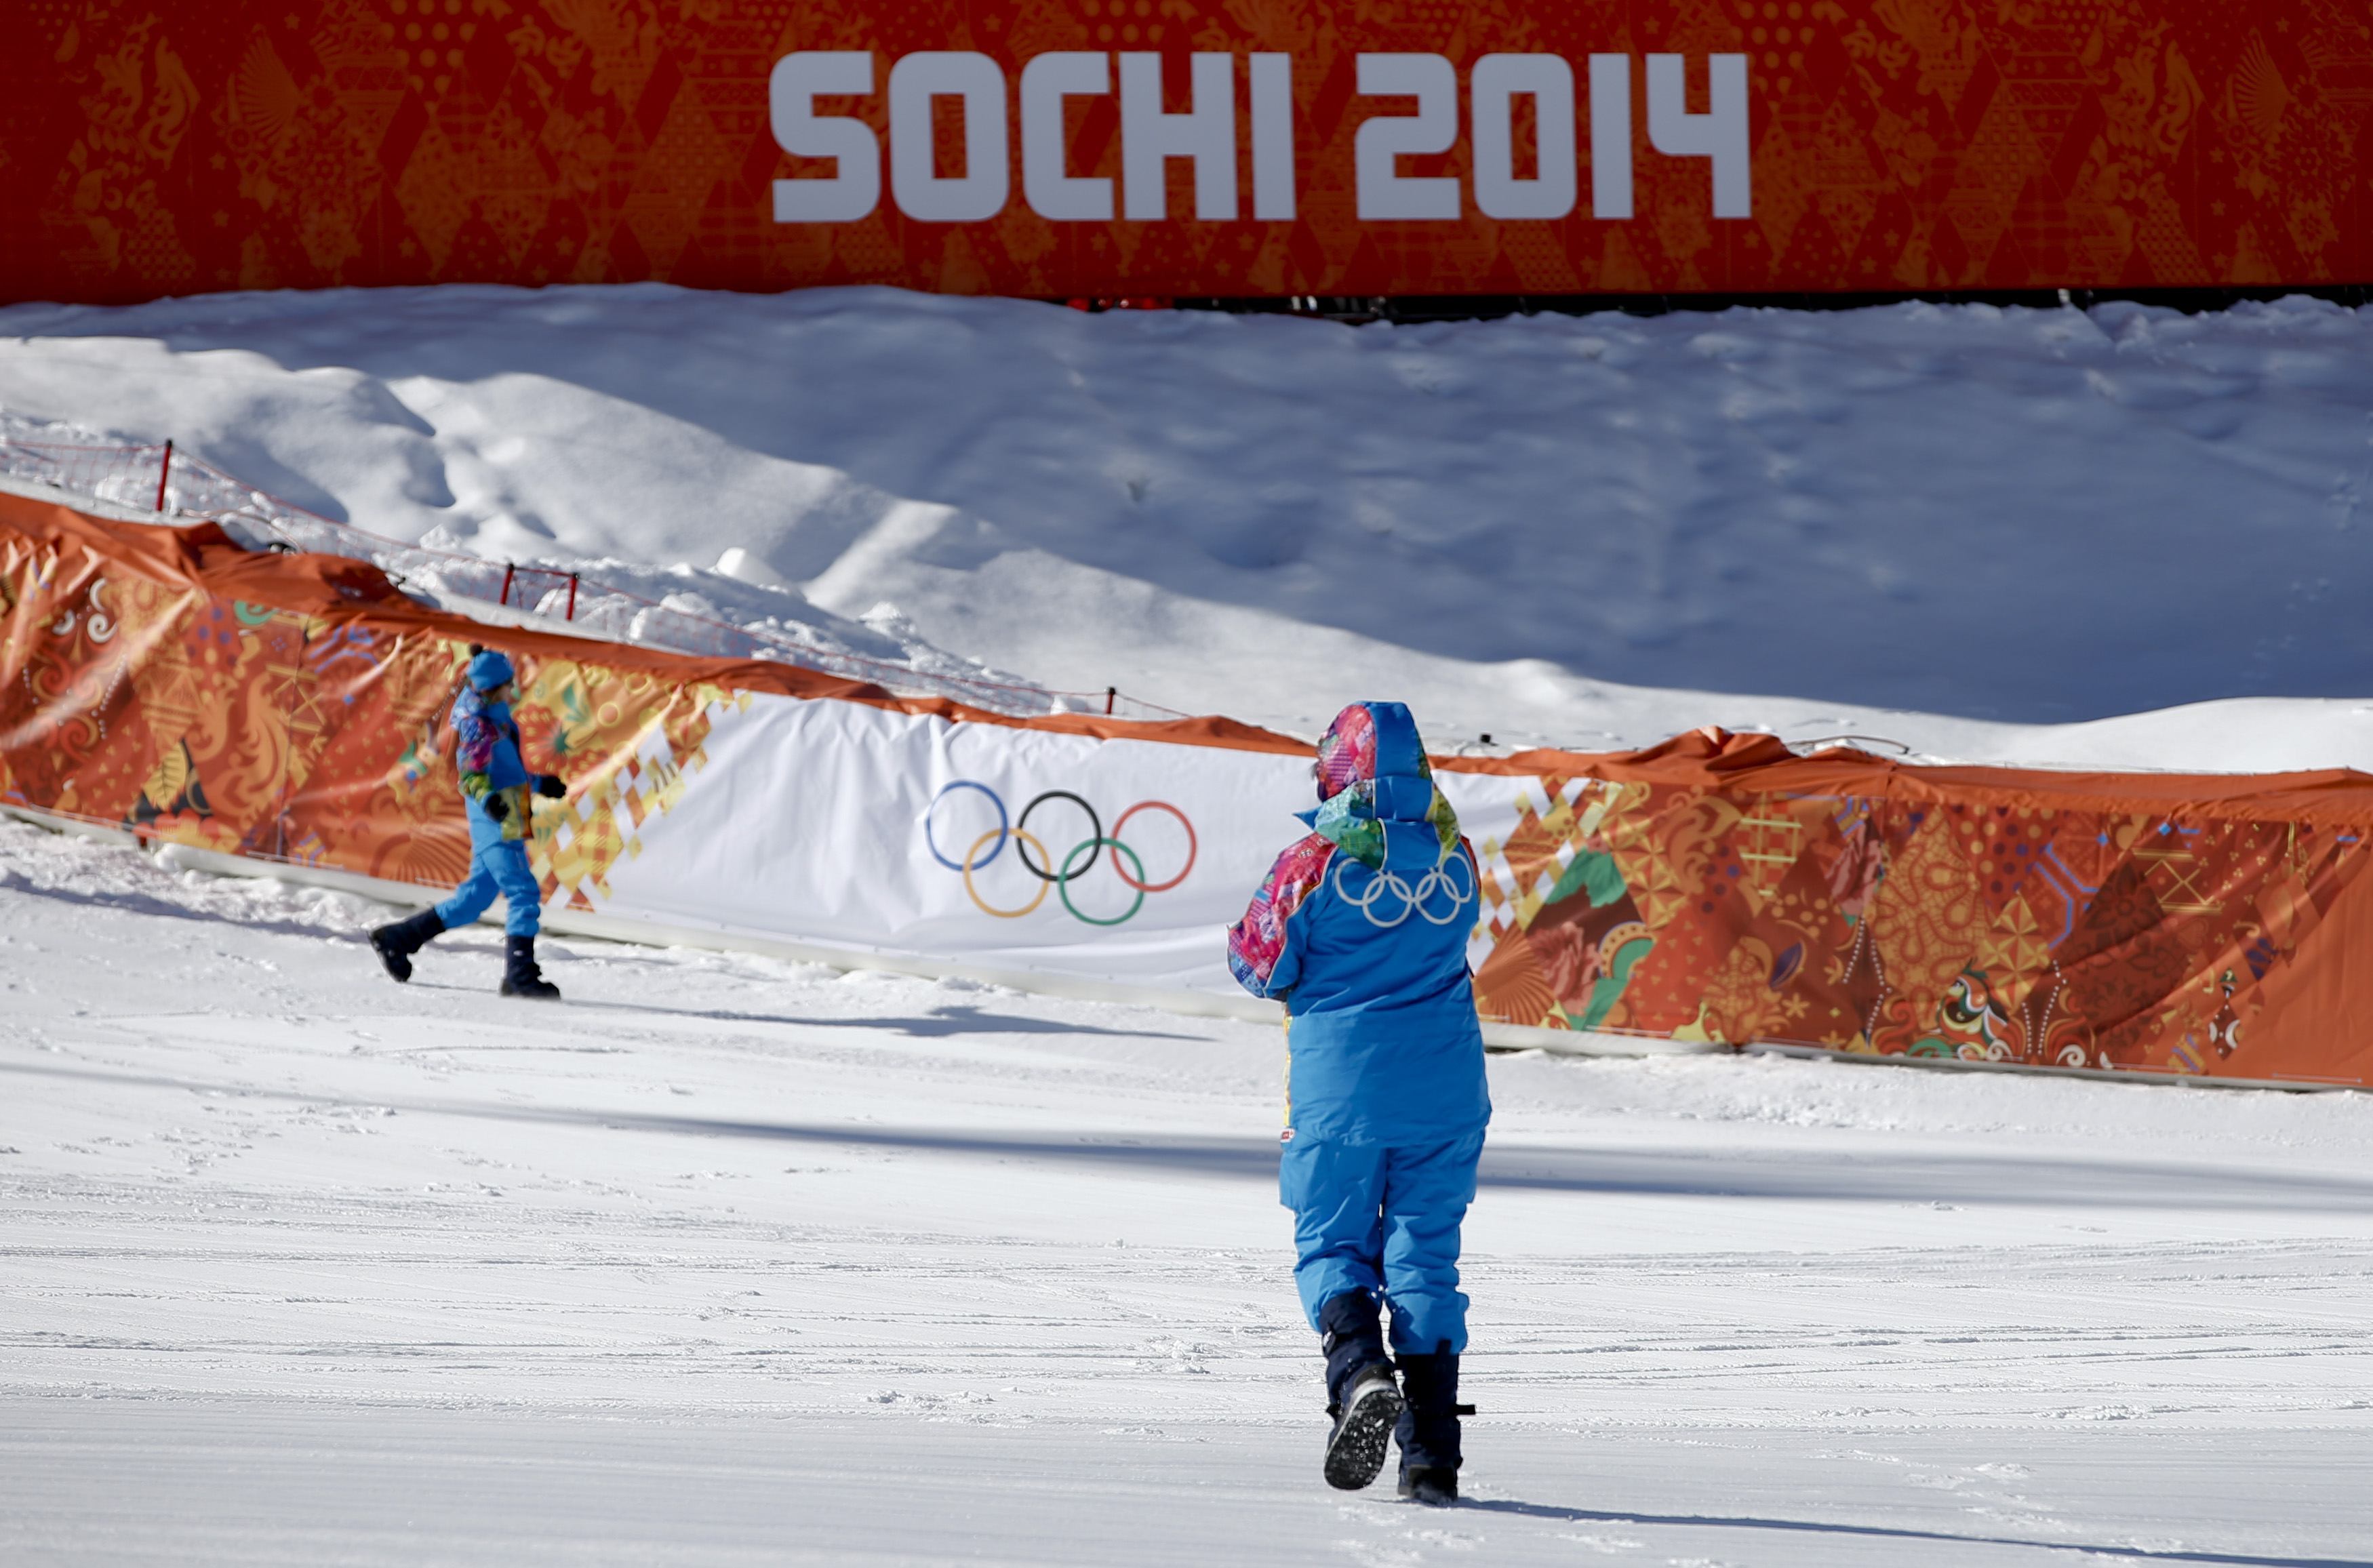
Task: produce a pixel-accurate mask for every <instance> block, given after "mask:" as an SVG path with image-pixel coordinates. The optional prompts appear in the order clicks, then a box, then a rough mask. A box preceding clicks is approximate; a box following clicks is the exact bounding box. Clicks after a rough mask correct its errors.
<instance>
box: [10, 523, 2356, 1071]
mask: <svg viewBox="0 0 2373 1568" xmlns="http://www.w3.org/2000/svg"><path fill="white" fill-rule="evenodd" d="M477 640H493V641H497V642H498V643H499V644H500V646H501V647H503V648H504V649H506V650H507V651H508V652H509V653H510V654H511V656H512V657H513V659H514V660H515V661H516V662H517V663H518V664H519V666H520V671H521V681H520V690H521V696H520V701H519V703H518V704H517V706H516V709H515V711H516V712H517V714H518V717H519V720H520V727H521V730H522V731H523V733H524V735H525V737H526V740H527V743H528V750H529V753H530V762H531V766H536V767H538V768H541V769H544V770H548V771H551V772H554V773H557V774H558V775H560V776H561V777H562V778H564V779H566V780H567V785H568V793H567V798H566V799H565V800H561V801H555V802H548V803H544V804H541V805H540V806H539V809H538V814H537V828H538V831H537V835H536V837H535V840H534V843H533V848H532V854H533V858H534V865H535V869H536V872H537V873H538V875H539V876H540V877H541V879H542V881H543V883H544V890H545V894H546V897H547V900H548V901H549V904H550V906H551V907H552V909H553V911H554V913H555V917H556V923H557V924H559V925H561V926H562V927H563V928H564V929H567V927H568V926H569V925H570V924H571V923H572V922H574V923H575V924H576V925H577V926H578V928H579V929H590V930H612V931H614V932H617V933H619V934H635V935H643V936H651V937H657V938H660V939H661V940H691V941H715V942H723V943H728V944H731V943H742V942H746V943H751V944H756V945H762V946H774V947H777V948H788V949H790V950H794V951H800V952H807V953H813V954H821V955H824V956H828V957H834V958H836V959H839V960H841V961H845V962H848V963H849V964H851V965H883V966H888V967H921V968H927V969H938V970H941V971H946V970H954V971H957V972H972V973H977V974H984V975H992V976H1003V977H1014V978H1016V979H1018V980H1020V981H1021V982H1022V983H1025V984H1033V985H1039V986H1042V987H1044V988H1046V989H1065V988H1067V987H1070V988H1090V989H1103V990H1105V991H1108V992H1109V991H1114V990H1117V991H1120V992H1123V993H1129V994H1139V995H1146V996H1149V997H1167V998H1173V999H1175V998H1189V997H1191V998H1202V999H1206V1000H1207V1003H1208V1005H1210V1006H1214V1007H1221V1006H1226V1007H1227V1008H1228V1010H1229V1011H1235V1010H1237V1007H1238V1006H1244V1005H1250V1004H1248V1003H1247V1002H1246V1001H1245V999H1242V998H1241V997H1240V996H1239V994H1238V993H1237V992H1236V990H1235V988H1234V986H1233V982H1232V981H1231V980H1230V979H1229V977H1228V973H1227V969H1226V965H1225V959H1224V946H1223V940H1222V930H1223V928H1224V927H1225V926H1226V925H1227V924H1228V923H1229V922H1230V921H1232V920H1233V919H1235V917H1236V916H1237V915H1238V914H1240V913H1241V912H1242V910H1243V908H1244V906H1245V901H1246V899H1247V898H1248V896H1249V895H1250V894H1251V892H1252V890H1253V889H1254V887H1255V886H1256V885H1257V883H1258V882H1259V880H1260V878H1261V876H1262V874H1263V872H1265V871H1266V870H1267V868H1268V862H1269V860H1270V859H1271V857H1272V856H1273V854H1274V853H1275V852H1276V851H1277V850H1278V849H1279V848H1282V847H1283V846H1284V845H1285V844H1286V843H1288V842H1290V841H1291V840H1292V837H1295V836H1297V835H1298V834H1299V832H1300V831H1301V830H1300V827H1299V825H1297V824H1296V823H1295V822H1294V821H1293V820H1292V816H1291V814H1290V813H1292V812H1293V811H1294V810H1296V809H1298V808H1300V807H1302V806H1304V805H1306V804H1307V803H1308V802H1309V797H1310V771H1309V760H1310V752H1309V748H1308V746H1307V744H1306V743H1303V742H1300V741H1297V740H1294V739H1292V738H1291V737H1288V736H1284V735H1279V734H1274V733H1271V732H1268V731H1260V730H1256V729H1253V728H1251V727H1249V726H1245V725H1242V724H1237V723H1234V722H1233V721H1230V720H1219V719H1200V720H1185V721H1179V722H1173V723H1133V722H1128V721H1122V720H1106V719H1099V718H1091V717H1087V716H1081V715H1058V716H1054V717H1047V718H1040V719H1015V718H1011V717H1007V716H1001V715H998V714H992V713H988V712H985V711H982V710H979V709H975V708H965V707H964V706H962V705H960V704H957V703H955V702H953V701H950V700H948V699H945V698H914V697H900V696H893V695H892V694H890V693H889V692H887V691H885V690H883V688H881V687H878V686H874V685H867V684H864V683H861V682H858V681H854V680H847V679H841V678H836V677H834V676H831V675H827V674H823V673H816V672H812V671H806V670H801V669H797V668H794V667H790V666H787V665H784V664H781V663H778V662H762V661H730V660H722V659H703V658H695V657H690V656H685V655H679V654H671V653H665V652H661V651H658V650H654V649H645V648H638V647H634V646H627V645H620V644H614V643H605V642H599V641H594V640H590V639H587V638H574V637H567V636H562V635H557V634H555V633H551V632H545V631H538V630H530V629H513V628H508V627H506V628H501V629H499V630H497V628H492V627H488V626H483V625H481V624H479V623H477V622H473V621H470V620H466V619H463V618H462V617H459V616H455V615H451V614H445V613H442V612H439V611H436V610H432V609H428V608H426V607H424V606H422V605H420V604H418V603H415V602H414V601H412V600H410V599H408V598H406V597H405V596H404V595H403V594H402V593H401V592H399V591H397V590H396V589H395V588H394V587H393V585H392V584H391V583H390V581H389V580H388V579H387V578H386V577H385V576H384V575H383V574H382V573H381V572H380V571H379V570H378V569H377V568H374V567H372V566H370V565H368V563H365V562H360V561H356V560H352V559H349V558H345V557H341V556H325V555H304V554H298V555H282V554H271V553H252V552H250V551H247V550H244V549H242V548H240V546H239V545H238V544H236V543H235V542H234V541H233V540H232V539H231V538H230V537H229V536H228V534H226V533H225V532H222V531H221V530H220V529H219V528H218V527H216V526H215V525H213V524H204V525H200V526H196V527H190V528H171V527H161V526H152V525H146V524H138V523H128V522H119V521H107V520H103V519H99V518H96V517H92V516H89V515H87V514H84V513H81V512H78V511H75V510H72V509H67V508H65V507H63V506H57V505H53V504H49V503H45V502H41V501H39V500H35V499H30V498H27V497H16V496H9V495H5V494H0V803H5V804H6V805H8V806H11V807H14V808H17V809H19V810H25V811H30V812H34V813H45V814H47V815H50V816H53V817H67V818H74V819H78V820H81V821H84V822H89V823H95V824H103V825H107V826H108V827H109V828H111V829H113V830H120V831H123V832H127V833H130V834H133V835H135V836H137V837H140V838H142V839H143V840H146V841H149V842H152V843H157V844H171V845H180V846H187V847H189V848H190V849H193V850H197V851H205V852H211V853H215V854H219V855H224V856H230V857H236V858H239V859H240V860H247V861H257V862H266V863H277V864H281V865H286V866H294V867H303V868H307V869H308V870H309V871H310V872H313V873H317V874H343V875H348V876H355V877H363V878H369V879H374V885H375V886H376V887H378V888H379V889H380V890H382V891H388V892H391V893H394V894H397V895H402V893H403V890H404V889H417V890H420V896H422V897H424V898H425V897H426V896H427V894H428V893H429V891H430V890H435V891H437V892H441V891H442V890H443V889H445V888H447V887H449V886H450V885H451V884H452V883H454V882H455V881H457V880H458V879H459V878H460V877H461V875H462V872H463V870H464V867H465V865H466V863H467V860H468V856H469V848H468V834H467V830H466V827H465V825H464V822H463V818H462V808H461V803H460V797H459V794H458V791H457V789H456V780H455V776H454V763H453V759H452V755H451V751H452V748H451V744H450V733H449V732H448V730H447V727H446V723H445V712H446V709H447V708H448V707H449V706H450V703H451V700H452V698H453V696H454V695H455V693H456V692H457V690H458V689H459V683H460V678H461V669H462V663H463V661H465V659H466V657H467V654H468V649H469V645H470V644H471V643H472V642H473V641H477ZM1379 695H1389V694H1379ZM1420 717H1422V716H1420ZM1435 767H1436V770H1437V777H1438V778H1439V779H1440V781H1441V783H1442V786H1443V788H1444V791H1445V792H1446V793H1447V794H1448V795H1449V797H1450V799H1451V801H1452V802H1453V803H1454V804H1455V806H1456V808H1457V810H1458V812H1459V814H1460V816H1461V818H1462V819H1463V821H1464V823H1465V825H1466V827H1467V833H1468V835H1469V837H1471V838H1472V839H1473V840H1474V842H1475V845H1476V848H1477V849H1478V851H1479V856H1480V861H1481V865H1482V868H1483V870H1482V888H1481V893H1482V907H1483V909H1484V918H1483V919H1482V920H1481V921H1480V923H1479V924H1478V925H1477V926H1476V928H1475V930H1474V932H1473V935H1472V942H1471V946H1470V949H1469V953H1470V957H1471V961H1472V963H1473V965H1474V968H1475V974H1476V987H1477V994H1478V996H1479V1001H1480V1006H1481V1010H1482V1012H1483V1013H1484V1015H1485V1017H1486V1018H1487V1020H1490V1021H1494V1022H1497V1023H1499V1024H1502V1025H1503V1026H1516V1027H1521V1028H1525V1029H1529V1030H1549V1031H1566V1032H1577V1031H1589V1032H1595V1033H1601V1034H1617V1035H1629V1036H1636V1037H1649V1038H1654V1039H1661V1040H1666V1041H1673V1042H1698V1043H1703V1044H1724V1043H1726V1044H1732V1045H1744V1044H1770V1045H1780V1046H1788V1047H1818V1048H1823V1049H1830V1050H1839V1051H1847V1052H1853V1053H1858V1054H1865V1055H1882V1056H1905V1057H1913V1058H1932V1059H1958V1060H1963V1061H1981V1062H1993V1063H2003V1064H2022V1065H2027V1066H2032V1067H2046V1068H2057V1069H2063V1070H2066V1069H2076V1070H2086V1071H2133V1072H2148V1073H2172V1074H2192V1075H2200V1076H2205V1077H2212V1078H2219V1079H2227V1080H2244V1081H2253V1082H2285V1083H2324V1084H2346V1085H2361V1084H2362V1083H2363V1082H2365V1078H2366V1075H2367V1067H2368V1064H2373V1045H2368V1042H2367V1030H2366V1028H2365V1026H2364V1025H2363V1024H2362V1020H2363V1019H2364V1018H2365V1017H2366V1016H2367V1015H2368V1013H2373V1006H2368V1003H2373V968H2368V967H2367V965H2364V964H2362V963H2361V962H2352V960H2361V958H2362V957H2363V956H2364V955H2365V954H2367V953H2368V952H2373V946H2368V944H2373V885H2367V886H2360V885H2359V883H2360V882H2361V881H2362V879H2361V877H2360V874H2359V873H2360V872H2362V870H2363V869H2364V867H2365V865H2366V863H2367V850H2366V847H2365V838H2364V836H2365V835H2366V833H2367V831H2368V830H2373V778H2368V777H2367V776H2366V775H2362V774H2357V773H2353V772H2348V771H2344V770H2332V771H2328V772H2318V773H2297V774H2283V775H2262V776H2254V777H2250V776H2206V777H2203V776H2182V775H2172V774H2164V775H2162V774H2145V775H2109V774H2079V773H2043V772H2022V771H2014V770H2007V769H1998V768H1946V767H1914V766H1902V765H1899V764H1894V763H1890V762H1888V761H1885V760H1883V759H1879V758H1876V757H1872V756H1869V755H1864V754H1862V753H1859V752H1853V751H1847V750H1843V749H1837V750H1830V751H1826V752H1822V753H1820V754H1818V755H1813V756H1807V757H1799V756H1796V755H1792V754H1791V753H1790V752H1789V751H1788V750H1787V749H1786V748H1785V747H1783V745H1781V744H1780V743H1779V742H1777V741H1776V740H1773V739H1771V738H1770V737H1767V736H1736V735H1726V734H1724V733H1722V732H1720V731H1699V732H1696V733H1693V734H1689V735H1685V736H1681V737H1678V738H1677V739H1676V740H1674V741H1671V742H1667V743H1665V744H1664V745H1661V746H1658V747H1654V748H1652V749H1650V750H1647V751H1642V752H1635V753H1629V754H1622V755H1576V754H1572V753H1562V752H1528V753H1524V754H1520V755H1516V756H1514V757H1511V758H1505V759H1484V760H1477V759H1461V758H1449V757H1444V758H1439V759H1437V760H1436V762H1435ZM1223 999H1235V1003H1234V1005H1230V1004H1229V1003H1227V1002H1226V1001H1225V1000H1223ZM1536 1037H1539V1038H1546V1037H1549V1036H1536Z"/></svg>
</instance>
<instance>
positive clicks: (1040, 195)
mask: <svg viewBox="0 0 2373 1568" xmlns="http://www.w3.org/2000/svg"><path fill="white" fill-rule="evenodd" d="M1110 91H1112V61H1111V59H1110V58H1109V57H1108V56H1106V55H1103V54H1081V53H1054V54H1041V55H1039V56H1037V57H1036V58H1035V59H1033V60H1032V61H1031V62H1030V64H1027V65H1024V66H1023V67H1022V195H1023V200H1025V201H1027V202H1028V203H1029V204H1030V210H1031V211H1032V212H1035V213H1036V214H1037V215H1038V216H1040V217H1048V218H1053V219H1055V220H1056V221H1058V222H1061V223H1109V222H1111V221H1112V215H1113V182H1112V181H1109V180H1082V179H1073V178H1072V177H1071V175H1070V171H1069V170H1068V169H1067V168H1066V167H1065V163H1064V160H1065V158H1066V157H1067V155H1068V153H1069V150H1070V142H1069V139H1068V138H1067V137H1066V136H1065V135H1064V134H1063V100H1064V99H1067V98H1095V97H1098V96H1101V95H1102V94H1105V93H1108V92H1110Z"/></svg>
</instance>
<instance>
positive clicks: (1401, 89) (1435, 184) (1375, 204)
mask: <svg viewBox="0 0 2373 1568" xmlns="http://www.w3.org/2000/svg"><path fill="white" fill-rule="evenodd" d="M1359 73H1360V74H1359V83H1360V91H1361V93H1362V95H1364V96H1366V97H1369V98H1414V99H1417V112H1416V113H1415V114H1400V115H1377V116H1375V117H1374V118H1373V119H1371V120H1369V121H1367V122H1366V123H1363V124H1362V126H1361V127H1360V134H1359V135H1358V136H1357V137H1356V138H1354V139H1353V141H1352V144H1351V150H1352V162H1353V170H1354V173H1355V176H1356V179H1357V181H1358V187H1359V199H1358V206H1359V213H1360V217H1361V219H1362V221H1363V222H1369V221H1374V220H1379V219H1382V220H1385V221H1397V220H1404V219H1420V218H1451V219H1454V220H1455V218H1456V217H1457V216H1458V181H1457V180H1456V179H1455V177H1453V176H1449V175H1436V176H1425V177H1416V176H1408V175H1404V174H1402V173H1401V171H1400V159H1401V158H1402V157H1403V156H1404V155H1422V154H1426V153H1439V152H1448V151H1449V150H1450V147H1451V144H1452V143H1454V142H1455V141H1457V139H1458V73H1457V72H1456V71H1455V70H1454V69H1453V68H1452V67H1451V64H1450V62H1449V60H1448V59H1447V58H1445V57H1444V56H1443V55H1440V54H1362V55H1361V56H1360V60H1359Z"/></svg>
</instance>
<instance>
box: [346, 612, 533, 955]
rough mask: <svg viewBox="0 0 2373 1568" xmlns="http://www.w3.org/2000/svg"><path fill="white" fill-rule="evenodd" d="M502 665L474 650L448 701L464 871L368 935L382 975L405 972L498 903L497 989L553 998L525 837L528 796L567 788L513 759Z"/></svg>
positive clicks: (508, 685)
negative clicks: (502, 941)
mask: <svg viewBox="0 0 2373 1568" xmlns="http://www.w3.org/2000/svg"><path fill="white" fill-rule="evenodd" d="M514 678H515V677H514V674H513V672H512V670H511V661H509V659H507V658H505V657H504V656H503V655H501V654H500V653H497V652H496V651H494V650H493V649H476V650H473V653H472V655H471V659H470V663H469V668H468V672H467V675H466V682H465V685H464V686H463V689H462V695H461V696H459V697H457V698H455V699H454V702H453V713H452V724H453V735H454V740H455V742H456V751H455V761H456V763H457V764H458V765H459V766H460V768H461V772H462V802H463V805H464V808H465V809H466V810H467V811H468V813H469V816H470V874H469V875H468V876H467V877H466V878H464V879H463V880H462V885H461V886H459V887H457V888H455V889H454V890H453V896H452V897H450V898H448V899H447V900H445V902H444V903H442V904H439V905H438V906H437V907H435V908H432V909H423V910H422V911H421V912H420V913H419V914H417V915H415V916H413V917H412V918H411V919H408V920H399V921H397V922H396V923H395V924H393V925H391V926H381V927H380V928H379V929H378V930H375V931H373V932H371V934H370V942H371V946H372V947H374V948H376V949H377V950H378V951H379V955H380V962H381V963H383V964H384V965H387V972H388V973H389V974H390V975H392V976H393V977H395V978H396V979H399V980H409V979H410V978H412V955H413V954H415V953H417V952H419V951H420V949H421V948H422V947H424V946H426V945H427V942H429V940H430V939H431V938H433V937H435V936H437V935H438V934H439V933H441V932H444V931H449V930H452V929H453V928H454V927H456V926H465V925H468V924H469V923H470V922H471V921H473V920H474V919H477V918H478V917H479V916H481V915H483V914H485V912H486V910H487V909H488V908H489V907H492V906H493V904H494V902H495V900H496V899H497V897H499V898H501V899H502V900H503V902H504V906H505V907H504V910H503V930H504V932H505V934H506V938H507V942H506V952H505V954H504V963H503V983H502V988H501V989H502V994H503V995H505V996H517V997H531V998H534V999H536V1000H545V1001H552V1000H558V999H559V997H560V988H559V987H557V986H555V985H554V984H553V983H552V982H551V981H549V980H547V979H545V978H544V972H543V971H542V970H541V969H539V968H538V967H537V966H536V962H535V938H536V933H537V932H538V931H539V930H542V929H543V925H544V890H543V889H542V888H541V887H540V886H538V885H537V883H536V880H535V872H533V871H532V870H531V869H530V868H529V866H528V860H527V840H528V836H529V834H530V833H532V831H533V823H532V802H531V798H530V797H531V796H532V795H543V796H548V797H551V798H553V799H558V798H559V797H561V796H563V795H566V794H567V792H568V790H567V786H566V785H565V784H563V783H562V782H561V781H560V780H559V779H558V778H555V777H554V776H553V775H551V774H549V773H530V772H529V771H528V770H527V764H526V763H525V762H524V761H522V760H521V759H520V733H519V725H518V724H517V723H515V722H513V721H512V719H511V708H510V704H511V699H512V697H513V696H515V695H516V692H515V689H514V687H513V685H512V682H513V680H514Z"/></svg>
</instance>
